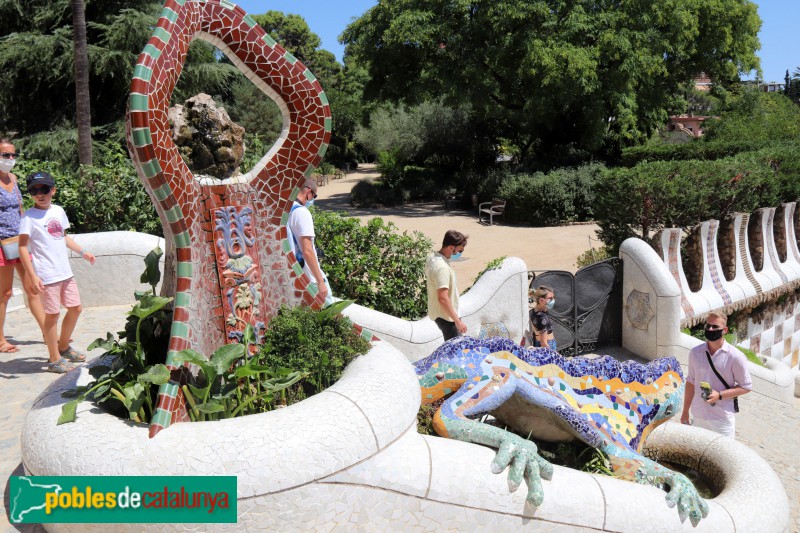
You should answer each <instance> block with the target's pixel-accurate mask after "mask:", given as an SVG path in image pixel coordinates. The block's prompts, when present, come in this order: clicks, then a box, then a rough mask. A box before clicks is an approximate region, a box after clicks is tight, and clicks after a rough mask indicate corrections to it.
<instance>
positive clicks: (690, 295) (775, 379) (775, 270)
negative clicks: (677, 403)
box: [620, 203, 800, 401]
mask: <svg viewBox="0 0 800 533" xmlns="http://www.w3.org/2000/svg"><path fill="white" fill-rule="evenodd" d="M784 207H785V208H784V209H783V213H784V217H785V220H784V224H783V226H784V228H785V232H786V235H785V242H786V246H787V250H786V251H787V253H786V260H785V261H783V262H781V261H780V260H779V254H778V251H777V249H776V246H775V239H774V238H773V222H774V217H775V209H774V208H769V209H762V210H759V211H757V215H756V216H758V217H760V225H759V227H760V228H761V230H760V231H761V233H762V235H761V239H762V242H763V243H764V250H763V254H762V255H763V259H764V260H763V266H762V268H761V269H760V270H756V268H755V265H754V262H753V260H752V257H751V255H750V246H749V239H748V232H747V219H748V215H743V214H737V215H736V216H735V218H734V220H733V227H734V232H735V237H736V238H735V239H734V240H735V257H736V269H735V275H734V276H733V278H732V279H731V280H727V279H726V278H725V276H724V275H723V273H722V269H721V268H720V259H719V251H718V249H717V230H718V227H719V223H718V221H716V220H710V221H706V222H703V223H702V224H701V225H700V242H701V247H702V254H701V255H702V258H703V264H702V268H703V275H702V284H701V287H700V289H699V290H697V291H692V290H691V289H690V288H689V284H688V282H687V279H686V275H685V273H684V270H683V265H682V261H681V249H680V242H681V234H682V230H681V229H679V228H671V229H667V230H664V231H663V232H662V233H661V236H660V239H659V241H658V243H657V244H658V246H659V251H660V252H661V255H659V253H657V252H656V251H654V250H653V249H652V248H651V247H650V246H649V245H648V244H647V243H645V242H644V241H642V240H640V239H628V240H626V241H625V242H624V243H623V244H622V246H621V247H620V257H621V258H622V260H623V265H624V266H623V268H624V273H623V304H624V309H625V311H624V313H623V328H622V344H623V346H624V347H625V348H627V349H628V350H630V351H632V352H634V353H636V354H638V355H640V356H642V357H644V358H648V359H652V358H655V357H661V356H667V355H672V356H675V357H677V358H678V360H679V361H681V362H682V363H683V364H686V362H687V361H688V353H689V350H691V349H692V348H693V347H694V346H696V345H698V344H700V343H701V341H699V340H697V339H694V338H692V337H690V336H688V335H685V334H683V333H681V331H680V330H681V327H682V326H684V325H687V324H694V323H697V322H699V321H701V320H703V319H704V318H705V316H706V315H707V314H708V313H709V312H711V311H719V312H723V313H730V312H732V311H734V310H738V309H742V308H745V307H752V306H755V305H758V304H759V303H762V302H764V301H767V300H769V299H770V298H775V297H777V296H778V295H780V294H783V293H786V292H790V291H792V290H793V289H794V288H795V287H797V286H798V283H800V250H798V248H797V240H796V238H795V233H794V223H793V214H794V210H795V207H796V206H795V204H793V203H792V204H786V205H785V206H784ZM739 344H741V345H742V346H744V347H745V348H750V349H751V350H753V351H754V352H757V353H760V354H762V355H765V356H767V357H768V358H771V359H768V362H767V367H766V368H764V367H760V366H757V365H753V364H751V365H750V372H751V375H752V377H753V379H754V388H755V390H757V391H759V392H761V393H764V394H766V395H769V396H770V397H773V398H776V399H780V400H782V401H791V400H792V396H794V395H795V389H796V388H798V389H800V373H799V372H798V370H797V359H798V353H800V302H795V303H790V304H788V307H787V311H786V312H784V313H782V314H778V315H774V314H769V315H768V316H767V317H765V319H764V320H763V322H759V323H756V322H754V321H753V320H752V319H751V320H749V321H748V324H747V328H746V332H745V336H744V339H743V340H741V341H739ZM792 366H794V367H795V368H794V370H792V368H791V367H792ZM793 374H794V375H793ZM796 379H797V380H798V385H797V386H796V385H795V380H796ZM798 392H800V390H798Z"/></svg>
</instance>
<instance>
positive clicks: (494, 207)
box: [478, 198, 506, 226]
mask: <svg viewBox="0 0 800 533" xmlns="http://www.w3.org/2000/svg"><path fill="white" fill-rule="evenodd" d="M505 210H506V201H505V200H500V199H497V198H495V199H494V200H492V201H491V202H483V203H482V204H480V205H479V206H478V222H483V217H484V216H486V217H487V220H488V222H489V225H490V226H491V225H492V224H493V223H494V217H499V216H502V215H503V212H504V211H505Z"/></svg>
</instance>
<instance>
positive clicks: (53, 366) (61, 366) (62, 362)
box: [47, 357, 73, 374]
mask: <svg viewBox="0 0 800 533" xmlns="http://www.w3.org/2000/svg"><path fill="white" fill-rule="evenodd" d="M72 368H73V367H72V365H71V364H70V363H69V361H67V360H66V359H64V358H63V357H62V358H61V359H59V360H58V361H56V362H55V363H47V371H48V372H55V373H56V374H66V373H67V372H69V371H70V370H72Z"/></svg>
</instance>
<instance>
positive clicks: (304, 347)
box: [257, 303, 370, 400]
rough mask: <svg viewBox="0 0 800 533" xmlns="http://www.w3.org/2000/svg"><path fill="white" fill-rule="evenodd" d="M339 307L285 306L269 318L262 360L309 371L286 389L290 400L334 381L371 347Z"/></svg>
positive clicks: (262, 348) (299, 398)
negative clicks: (341, 312)
mask: <svg viewBox="0 0 800 533" xmlns="http://www.w3.org/2000/svg"><path fill="white" fill-rule="evenodd" d="M334 305H338V306H339V307H341V303H340V304H334ZM346 305H347V304H345V306H346ZM339 307H336V308H333V306H332V308H328V309H323V310H321V311H315V310H314V309H311V308H309V307H303V306H300V307H293V308H290V307H286V306H283V307H281V308H280V310H279V311H278V314H277V315H276V316H275V317H273V318H272V320H271V321H270V323H269V329H267V331H266V333H265V334H264V343H263V345H262V347H261V349H260V350H259V352H258V356H257V357H258V360H259V363H260V364H262V365H264V366H266V367H269V368H272V369H279V368H284V367H289V368H292V369H297V370H298V371H301V372H303V373H307V374H308V378H307V379H305V380H303V381H301V382H299V383H297V384H296V385H294V386H293V387H292V388H291V389H289V391H287V397H288V399H289V400H302V399H303V398H306V397H308V396H312V395H314V394H316V393H318V392H320V391H322V390H324V389H325V388H327V387H329V386H331V385H333V384H334V383H335V382H336V381H337V380H338V379H339V377H340V376H341V375H342V371H344V368H345V367H346V366H347V365H348V364H349V363H350V361H352V360H353V359H354V358H355V357H357V356H359V355H361V354H364V353H366V352H367V351H368V350H369V348H370V344H369V342H368V341H367V340H366V339H364V338H363V337H361V336H360V335H359V334H358V333H356V331H355V330H354V329H353V324H352V322H350V320H349V319H348V318H347V317H345V316H343V315H341V314H338V313H336V309H338V308H339Z"/></svg>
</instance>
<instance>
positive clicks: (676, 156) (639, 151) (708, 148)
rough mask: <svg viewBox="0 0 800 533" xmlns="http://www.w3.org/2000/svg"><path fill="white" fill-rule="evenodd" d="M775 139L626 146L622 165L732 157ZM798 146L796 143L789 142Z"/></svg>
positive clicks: (761, 146) (630, 165)
mask: <svg viewBox="0 0 800 533" xmlns="http://www.w3.org/2000/svg"><path fill="white" fill-rule="evenodd" d="M774 143H775V142H774V141H756V140H749V139H748V140H741V141H709V142H704V141H692V142H688V143H685V144H648V145H643V146H634V147H632V148H625V149H624V150H623V151H622V166H625V167H635V166H636V165H638V164H639V163H642V162H647V161H649V162H653V161H687V160H689V159H702V160H706V161H714V160H717V159H724V158H726V157H732V156H735V155H737V154H740V153H743V152H753V151H756V150H760V149H762V148H764V147H767V146H770V145H772V144H774ZM789 144H790V145H792V146H796V145H795V144H794V143H789Z"/></svg>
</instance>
